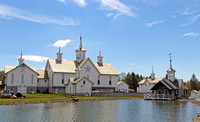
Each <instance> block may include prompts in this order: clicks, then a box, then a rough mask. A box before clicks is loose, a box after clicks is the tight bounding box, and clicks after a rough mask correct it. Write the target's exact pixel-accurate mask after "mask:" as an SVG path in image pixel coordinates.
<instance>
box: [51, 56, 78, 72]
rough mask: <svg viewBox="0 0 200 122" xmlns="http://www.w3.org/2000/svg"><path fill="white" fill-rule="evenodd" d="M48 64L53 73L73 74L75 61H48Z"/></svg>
mask: <svg viewBox="0 0 200 122" xmlns="http://www.w3.org/2000/svg"><path fill="white" fill-rule="evenodd" d="M48 63H49V64H50V66H51V68H52V70H53V72H62V73H75V69H76V64H75V61H71V60H62V63H56V59H48V60H47V64H48Z"/></svg>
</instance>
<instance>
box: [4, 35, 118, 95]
mask: <svg viewBox="0 0 200 122" xmlns="http://www.w3.org/2000/svg"><path fill="white" fill-rule="evenodd" d="M75 52H76V60H64V59H62V55H63V53H62V52H61V51H60V48H59V52H58V53H57V58H56V59H48V60H47V63H46V66H45V70H36V68H35V67H29V66H27V65H26V64H24V63H23V61H24V59H23V58H22V54H21V57H20V59H19V66H5V74H6V87H7V90H9V91H13V92H17V91H18V92H21V93H34V92H40V93H69V90H66V89H67V88H68V86H69V85H70V84H71V85H75V86H76V84H80V83H81V82H83V80H84V81H85V82H86V85H83V86H84V90H83V91H79V90H80V89H82V88H81V87H78V86H77V87H76V91H77V92H74V93H89V94H90V93H91V91H97V92H114V91H115V90H116V88H117V81H118V73H117V71H116V70H115V69H114V68H113V67H112V66H111V64H109V63H104V62H103V56H101V52H100V53H99V56H97V62H92V61H91V59H90V58H86V50H85V49H83V48H82V37H81V38H80V45H79V48H78V49H77V50H76V51H75ZM77 72H78V74H77ZM77 76H79V77H77ZM70 79H74V81H72V80H70ZM77 79H80V81H79V80H77ZM67 84H69V85H67ZM91 84H92V85H91ZM87 85H89V86H87ZM79 88H80V89H79ZM86 89H87V90H86ZM88 89H89V91H88Z"/></svg>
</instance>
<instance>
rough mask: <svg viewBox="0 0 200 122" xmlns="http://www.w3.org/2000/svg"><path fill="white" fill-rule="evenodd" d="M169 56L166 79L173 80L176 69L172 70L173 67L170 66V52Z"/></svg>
mask: <svg viewBox="0 0 200 122" xmlns="http://www.w3.org/2000/svg"><path fill="white" fill-rule="evenodd" d="M169 57H170V67H169V69H168V70H167V78H168V80H170V81H172V82H174V80H175V72H176V70H174V69H173V68H172V54H171V53H170V54H169Z"/></svg>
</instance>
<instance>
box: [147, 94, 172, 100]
mask: <svg viewBox="0 0 200 122" xmlns="http://www.w3.org/2000/svg"><path fill="white" fill-rule="evenodd" d="M144 99H145V100H174V99H175V97H174V95H173V94H144Z"/></svg>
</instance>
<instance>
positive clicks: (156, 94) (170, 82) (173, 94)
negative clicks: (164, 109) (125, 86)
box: [144, 56, 188, 100]
mask: <svg viewBox="0 0 200 122" xmlns="http://www.w3.org/2000/svg"><path fill="white" fill-rule="evenodd" d="M175 72H176V71H175V70H174V69H173V68H172V60H171V56H170V68H169V69H168V70H167V77H166V78H163V79H161V80H159V81H158V82H157V83H156V84H155V85H154V86H153V87H152V88H151V89H150V90H152V93H153V94H145V95H144V98H145V99H167V100H171V99H176V98H178V97H187V89H188V88H187V87H186V86H185V85H184V83H183V80H182V79H176V77H175Z"/></svg>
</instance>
